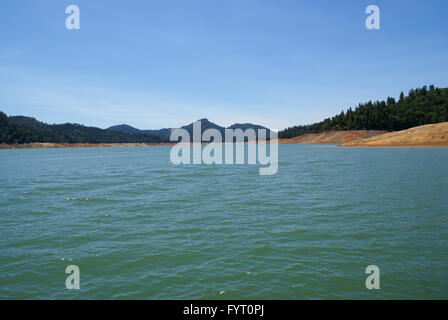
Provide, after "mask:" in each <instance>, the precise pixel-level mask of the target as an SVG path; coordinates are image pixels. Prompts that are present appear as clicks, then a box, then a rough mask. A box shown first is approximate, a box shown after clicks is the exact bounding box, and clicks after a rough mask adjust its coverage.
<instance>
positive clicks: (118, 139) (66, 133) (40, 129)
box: [0, 111, 160, 144]
mask: <svg viewBox="0 0 448 320" xmlns="http://www.w3.org/2000/svg"><path fill="white" fill-rule="evenodd" d="M31 142H53V143H155V142H160V138H158V137H155V136H153V135H150V134H145V133H124V132H117V131H113V130H105V129H100V128H96V127H86V126H83V125H80V124H75V123H65V124H53V125H49V124H46V123H43V122H40V121H38V120H36V119H34V118H30V117H23V116H16V117H8V116H7V115H6V114H5V113H3V112H1V111H0V143H7V144H15V143H18V144H22V143H31Z"/></svg>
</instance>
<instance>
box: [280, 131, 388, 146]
mask: <svg viewBox="0 0 448 320" xmlns="http://www.w3.org/2000/svg"><path fill="white" fill-rule="evenodd" d="M386 132H387V131H382V130H347V131H324V132H319V133H307V134H304V135H302V136H298V137H294V138H290V139H279V141H278V143H282V144H283V143H285V144H289V143H300V144H302V143H346V142H351V141H356V140H361V139H364V138H370V137H374V136H377V135H381V134H384V133H386Z"/></svg>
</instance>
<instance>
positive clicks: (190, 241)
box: [0, 145, 448, 299]
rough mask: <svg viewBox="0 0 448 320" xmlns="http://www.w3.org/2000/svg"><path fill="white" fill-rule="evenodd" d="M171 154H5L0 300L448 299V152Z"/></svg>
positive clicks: (286, 148)
mask: <svg viewBox="0 0 448 320" xmlns="http://www.w3.org/2000/svg"><path fill="white" fill-rule="evenodd" d="M169 153H170V147H126V148H125V147H122V148H77V149H33V150H31V149H29V150H24V149H22V150H0V235H1V236H0V299H31V298H36V299H92V298H96V299H348V298H351V299H404V298H410V299H447V298H448V148H339V147H334V146H316V145H280V146H279V168H278V173H277V174H276V175H273V176H260V175H259V172H258V169H259V166H258V165H213V166H208V165H189V166H187V165H181V166H174V165H172V164H171V163H170V159H169ZM72 264H73V265H76V266H78V267H79V269H80V274H81V281H80V283H81V288H80V290H68V289H66V287H65V280H66V277H67V276H68V275H67V274H65V268H66V267H67V266H68V265H72ZM369 265H377V266H378V267H379V269H380V283H381V287H380V289H379V290H367V289H366V287H365V280H366V277H367V276H368V275H366V274H365V269H366V267H367V266H369Z"/></svg>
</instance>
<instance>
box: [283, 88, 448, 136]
mask: <svg viewBox="0 0 448 320" xmlns="http://www.w3.org/2000/svg"><path fill="white" fill-rule="evenodd" d="M446 121H448V88H445V89H440V88H435V87H434V86H433V85H431V86H429V88H428V87H427V86H423V87H422V88H418V89H411V90H410V91H409V93H408V95H407V96H405V95H404V93H403V92H401V94H400V96H399V99H398V101H396V100H395V98H392V97H388V98H387V100H386V101H375V102H372V101H369V102H367V103H364V104H359V105H358V107H357V108H355V110H352V108H349V109H347V111H346V112H344V111H342V112H341V113H340V114H338V115H335V116H334V117H331V118H327V119H325V120H323V121H321V122H318V123H314V124H309V125H299V126H294V127H289V128H287V129H285V130H282V131H280V132H279V138H292V137H297V136H300V135H303V134H306V133H318V132H322V131H328V130H387V131H398V130H404V129H409V128H411V127H416V126H420V125H424V124H431V123H439V122H446Z"/></svg>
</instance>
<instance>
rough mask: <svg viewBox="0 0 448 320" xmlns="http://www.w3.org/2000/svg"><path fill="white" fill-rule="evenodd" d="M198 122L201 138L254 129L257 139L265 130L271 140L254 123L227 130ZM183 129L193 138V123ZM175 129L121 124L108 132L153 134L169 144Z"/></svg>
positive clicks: (207, 122) (213, 124)
mask: <svg viewBox="0 0 448 320" xmlns="http://www.w3.org/2000/svg"><path fill="white" fill-rule="evenodd" d="M198 121H200V122H201V136H202V134H203V133H204V131H205V130H207V129H216V130H218V131H219V132H220V133H221V135H222V137H223V139H224V134H225V129H233V130H236V129H241V130H243V131H246V130H247V129H254V130H255V134H256V137H257V138H258V130H259V129H265V130H266V135H267V137H268V138H269V129H268V128H266V127H263V126H260V125H256V124H252V123H235V124H232V125H231V126H229V127H227V128H225V127H222V126H220V125H217V124H216V123H213V122H211V121H209V120H208V119H206V118H203V119H199V120H198ZM181 128H182V129H185V130H187V131H188V133H189V134H190V138H192V137H193V122H192V123H190V124H188V125H185V126H182V127H181ZM173 129H175V128H164V129H160V130H140V129H137V128H134V127H132V126H130V125H127V124H121V125H116V126H112V127H109V128H107V129H106V130H113V131H119V132H123V133H144V134H151V135H154V136H156V137H159V138H160V139H161V140H162V141H166V142H167V141H169V140H170V135H171V131H172V130H173Z"/></svg>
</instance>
